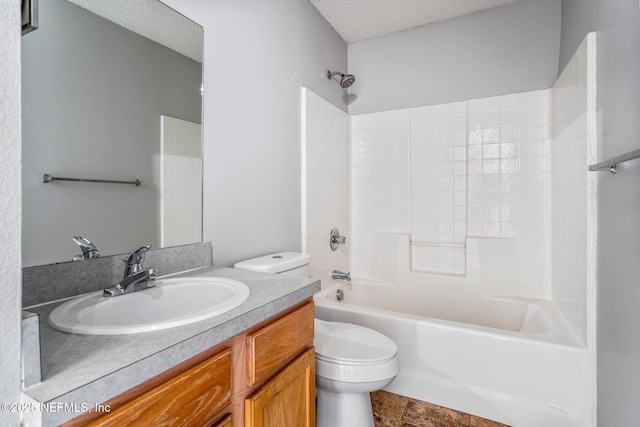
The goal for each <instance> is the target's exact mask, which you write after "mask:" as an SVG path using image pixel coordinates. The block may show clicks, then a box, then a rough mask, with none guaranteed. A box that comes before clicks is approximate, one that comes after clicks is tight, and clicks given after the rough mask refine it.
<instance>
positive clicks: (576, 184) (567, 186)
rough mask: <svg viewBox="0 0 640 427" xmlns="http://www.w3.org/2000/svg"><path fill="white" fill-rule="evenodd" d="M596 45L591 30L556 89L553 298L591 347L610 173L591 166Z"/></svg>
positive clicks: (593, 159) (594, 135)
mask: <svg viewBox="0 0 640 427" xmlns="http://www.w3.org/2000/svg"><path fill="white" fill-rule="evenodd" d="M595 44H596V41H595V34H589V35H588V36H587V38H586V39H585V41H583V43H582V44H581V45H580V47H579V48H578V50H577V51H576V53H575V54H574V56H573V58H572V59H571V61H570V62H569V63H568V64H567V66H566V68H565V69H564V71H563V72H562V75H561V76H560V77H559V78H558V81H557V82H556V84H555V86H554V88H553V96H554V115H553V116H554V123H553V133H554V138H553V145H552V150H551V159H552V162H553V163H552V171H553V173H552V206H553V210H552V222H553V224H554V227H553V235H552V253H553V266H554V268H553V300H554V301H555V302H556V304H557V305H558V308H559V309H560V310H561V311H562V313H563V314H564V317H565V319H567V321H568V322H569V324H570V325H571V326H572V328H573V330H574V331H575V332H576V334H577V335H578V337H579V338H580V339H581V340H582V341H583V342H584V343H586V344H589V346H593V344H594V343H593V342H591V343H588V341H594V340H595V321H594V319H595V308H596V307H595V281H596V279H595V278H596V275H595V265H596V262H595V257H596V248H597V246H596V227H595V224H596V215H597V209H596V202H595V200H596V197H595V195H596V191H597V186H596V179H597V174H598V173H605V172H588V171H587V167H586V165H589V164H593V163H597V162H598V160H597V158H598V157H597V131H596V99H595V96H596V85H595V81H596V77H595V70H596V57H595ZM607 173H608V172H607ZM589 312H590V314H591V315H589ZM588 319H589V320H588ZM590 324H591V325H592V326H591V328H590V330H588V329H589V327H588V325H590Z"/></svg>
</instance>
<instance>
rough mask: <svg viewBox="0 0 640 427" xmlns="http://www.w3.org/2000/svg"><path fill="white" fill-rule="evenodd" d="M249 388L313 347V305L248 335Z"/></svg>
mask: <svg viewBox="0 0 640 427" xmlns="http://www.w3.org/2000/svg"><path fill="white" fill-rule="evenodd" d="M247 342H248V355H247V357H248V359H249V360H248V361H247V362H248V369H247V371H248V374H249V378H248V385H249V386H253V385H254V384H255V383H257V382H259V381H261V380H262V379H265V378H266V377H267V376H269V375H270V374H271V373H272V372H273V371H275V370H276V369H278V368H279V367H281V366H282V365H283V364H284V363H286V362H288V361H289V360H291V359H293V358H294V357H295V356H297V355H298V354H300V353H301V352H302V351H303V350H305V349H307V348H309V347H311V346H312V345H313V302H309V303H307V304H306V305H304V306H303V307H301V308H299V309H297V310H296V311H294V312H292V313H290V314H288V315H286V316H285V317H283V318H281V319H279V320H276V321H275V322H273V323H272V324H270V325H269V326H266V327H264V328H262V329H260V330H259V331H257V332H255V333H253V334H249V335H248V337H247Z"/></svg>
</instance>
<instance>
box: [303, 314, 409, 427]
mask: <svg viewBox="0 0 640 427" xmlns="http://www.w3.org/2000/svg"><path fill="white" fill-rule="evenodd" d="M313 344H314V346H315V348H316V397H317V407H316V417H317V422H316V426H317V427H351V426H359V427H373V413H372V411H371V399H370V397H369V393H370V392H372V391H376V390H380V389H382V388H384V387H386V386H387V385H389V384H390V383H391V381H393V379H394V378H395V377H396V375H398V372H399V369H400V368H399V365H398V347H397V346H396V344H395V343H394V342H393V341H392V340H391V339H390V338H388V337H387V336H385V335H383V334H381V333H379V332H376V331H374V330H372V329H369V328H365V327H363V326H358V325H352V324H349V323H339V322H326V321H323V320H319V319H315V339H314V341H313Z"/></svg>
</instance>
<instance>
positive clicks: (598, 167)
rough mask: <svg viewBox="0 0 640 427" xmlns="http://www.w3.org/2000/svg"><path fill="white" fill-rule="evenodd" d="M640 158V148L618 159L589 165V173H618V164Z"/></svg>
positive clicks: (613, 158) (617, 157) (614, 158)
mask: <svg viewBox="0 0 640 427" xmlns="http://www.w3.org/2000/svg"><path fill="white" fill-rule="evenodd" d="M638 157H640V148H638V149H636V150H633V151H629V152H628V153H625V154H621V155H619V156H616V157H612V158H610V159H609V160H605V161H604V162H600V163H596V164H594V165H589V171H591V172H611V173H616V172H618V163H624V162H628V161H629V160H633V159H637V158H638Z"/></svg>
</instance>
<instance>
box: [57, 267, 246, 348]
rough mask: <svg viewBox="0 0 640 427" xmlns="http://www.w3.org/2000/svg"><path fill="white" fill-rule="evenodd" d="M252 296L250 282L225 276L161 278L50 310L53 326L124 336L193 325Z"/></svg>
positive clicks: (66, 329)
mask: <svg viewBox="0 0 640 427" xmlns="http://www.w3.org/2000/svg"><path fill="white" fill-rule="evenodd" d="M248 298H249V288H248V287H247V285H245V284H244V283H241V282H238V281H237V280H232V279H223V278H208V277H207V278H202V277H192V278H170V279H157V280H156V286H154V287H152V288H148V289H145V290H142V291H138V292H133V293H130V294H126V295H120V296H116V297H104V296H102V291H98V292H92V293H90V294H87V295H85V296H82V297H78V298H74V299H72V300H70V301H68V302H66V303H64V304H62V305H60V306H58V307H56V308H55V309H54V310H53V311H52V312H51V314H50V315H49V319H48V321H49V325H51V327H52V328H54V329H57V330H60V331H63V332H71V333H74V334H85V335H120V334H133V333H138V332H149V331H157V330H160V329H167V328H173V327H176V326H182V325H187V324H190V323H194V322H198V321H201V320H205V319H209V318H211V317H214V316H217V315H220V314H222V313H226V312H227V311H229V310H232V309H234V308H236V307H238V306H239V305H240V304H242V303H243V302H245V301H246V300H247V299H248Z"/></svg>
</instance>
